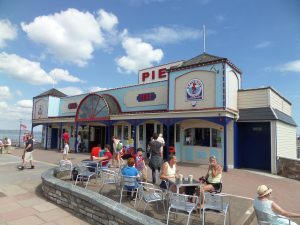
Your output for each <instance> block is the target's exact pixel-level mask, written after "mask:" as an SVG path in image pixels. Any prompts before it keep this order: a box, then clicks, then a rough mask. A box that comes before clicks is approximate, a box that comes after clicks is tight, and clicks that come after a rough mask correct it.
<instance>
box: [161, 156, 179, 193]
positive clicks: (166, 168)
mask: <svg viewBox="0 0 300 225" xmlns="http://www.w3.org/2000/svg"><path fill="white" fill-rule="evenodd" d="M176 162H177V160H176V156H175V155H172V156H170V157H169V161H168V162H164V163H163V165H162V170H161V174H160V179H161V180H162V182H161V184H160V187H161V188H164V189H166V188H168V187H169V189H170V190H171V191H172V192H176V186H175V185H174V184H172V185H171V186H170V182H169V179H172V178H174V179H175V178H177V177H178V170H177V168H176Z"/></svg>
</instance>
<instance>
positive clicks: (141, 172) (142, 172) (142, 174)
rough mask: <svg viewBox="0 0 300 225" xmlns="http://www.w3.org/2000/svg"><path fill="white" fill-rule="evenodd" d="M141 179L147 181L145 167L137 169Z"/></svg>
mask: <svg viewBox="0 0 300 225" xmlns="http://www.w3.org/2000/svg"><path fill="white" fill-rule="evenodd" d="M139 173H140V176H141V178H142V181H147V167H144V168H143V169H142V170H139Z"/></svg>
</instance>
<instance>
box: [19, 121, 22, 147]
mask: <svg viewBox="0 0 300 225" xmlns="http://www.w3.org/2000/svg"><path fill="white" fill-rule="evenodd" d="M21 124H22V119H20V124H19V148H21V142H20V138H21Z"/></svg>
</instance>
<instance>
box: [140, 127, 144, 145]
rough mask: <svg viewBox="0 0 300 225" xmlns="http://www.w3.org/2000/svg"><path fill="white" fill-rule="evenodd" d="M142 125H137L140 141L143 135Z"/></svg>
mask: <svg viewBox="0 0 300 225" xmlns="http://www.w3.org/2000/svg"><path fill="white" fill-rule="evenodd" d="M143 128H144V126H143V125H139V140H140V141H142V140H143V137H144V129H143Z"/></svg>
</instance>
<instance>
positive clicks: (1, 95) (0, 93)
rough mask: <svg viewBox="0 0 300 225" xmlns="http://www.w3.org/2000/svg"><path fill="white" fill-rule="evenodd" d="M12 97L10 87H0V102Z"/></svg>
mask: <svg viewBox="0 0 300 225" xmlns="http://www.w3.org/2000/svg"><path fill="white" fill-rule="evenodd" d="M11 96H12V94H11V92H10V90H9V87H7V86H0V100H4V99H8V98H10V97H11Z"/></svg>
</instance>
